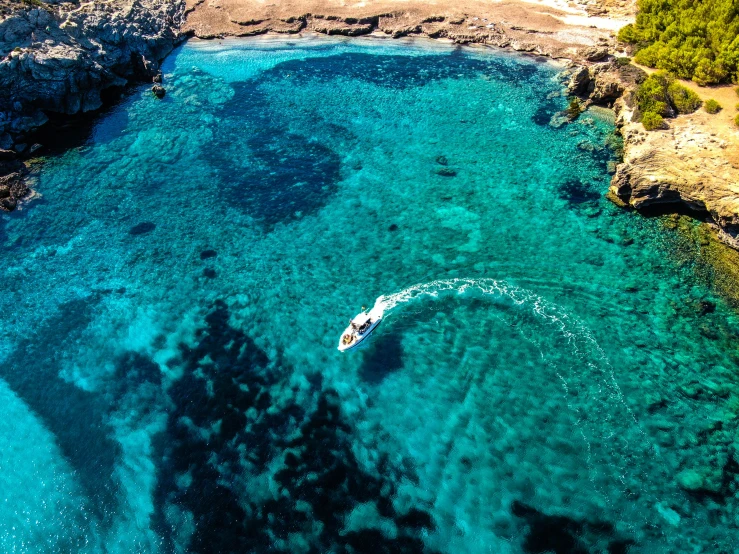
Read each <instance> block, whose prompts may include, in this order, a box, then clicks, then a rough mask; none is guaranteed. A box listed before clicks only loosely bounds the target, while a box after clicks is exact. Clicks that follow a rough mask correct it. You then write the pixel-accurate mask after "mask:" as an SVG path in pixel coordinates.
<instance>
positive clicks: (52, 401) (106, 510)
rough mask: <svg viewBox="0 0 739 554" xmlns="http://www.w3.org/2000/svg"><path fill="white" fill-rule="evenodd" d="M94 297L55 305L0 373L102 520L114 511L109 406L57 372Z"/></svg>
mask: <svg viewBox="0 0 739 554" xmlns="http://www.w3.org/2000/svg"><path fill="white" fill-rule="evenodd" d="M98 301H99V297H98V298H96V297H91V298H87V299H80V300H73V301H70V302H66V303H64V304H61V305H60V306H59V310H58V312H57V314H55V315H54V316H53V317H51V318H50V319H48V320H47V321H46V322H45V323H44V324H43V325H42V326H41V327H40V328H39V329H38V332H37V333H36V334H35V335H34V336H33V337H29V338H24V339H21V341H20V342H19V344H18V346H17V347H16V349H15V351H14V352H13V353H12V354H11V355H10V356H9V357H8V359H7V360H6V361H5V363H4V364H3V365H2V367H0V377H2V378H3V379H4V380H5V381H6V382H7V383H8V385H9V386H10V388H11V389H13V391H14V392H15V393H16V394H17V395H18V396H19V397H21V398H22V399H23V401H24V402H25V403H26V404H27V405H28V406H29V407H30V409H31V410H33V412H34V413H36V414H37V415H38V416H39V417H40V418H41V420H42V421H43V423H44V425H45V426H46V427H47V428H48V429H49V431H50V432H51V433H53V434H54V436H55V437H56V440H57V444H58V445H59V448H60V449H61V451H62V453H63V455H64V456H65V458H66V459H67V461H68V462H69V464H70V465H71V466H72V468H73V469H74V470H75V472H76V475H77V477H78V478H79V481H80V484H81V486H82V488H83V490H84V492H85V493H86V496H87V497H88V499H89V507H90V509H91V510H92V512H93V513H94V514H95V515H96V516H97V517H98V518H100V520H101V521H106V520H107V518H109V517H110V515H111V514H113V513H114V512H115V510H114V508H115V505H116V498H115V496H116V495H115V490H116V488H117V484H116V483H115V481H114V477H113V472H114V468H115V463H116V461H117V460H118V459H119V454H120V453H119V447H118V444H117V443H116V442H114V441H113V440H112V439H111V438H110V430H109V428H108V427H107V413H108V412H109V407H110V406H109V403H108V402H107V401H106V399H105V398H104V397H103V396H102V395H100V394H97V393H91V392H87V391H84V390H82V389H80V388H79V387H76V386H75V385H73V384H71V383H68V382H66V381H64V380H63V379H61V378H60V377H59V371H60V369H61V364H62V361H63V353H64V352H65V350H66V349H65V347H66V346H67V345H68V344H70V343H73V342H74V341H75V340H77V339H78V338H79V336H80V334H81V332H82V331H83V330H84V329H85V328H86V327H87V326H88V325H89V323H90V322H91V321H92V318H93V311H94V308H95V306H96V305H97V304H98ZM30 368H32V370H30Z"/></svg>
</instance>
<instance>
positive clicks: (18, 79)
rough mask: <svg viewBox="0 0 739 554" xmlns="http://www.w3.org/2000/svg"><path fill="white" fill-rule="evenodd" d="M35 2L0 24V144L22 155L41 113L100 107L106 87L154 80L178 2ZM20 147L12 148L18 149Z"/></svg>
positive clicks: (174, 26)
mask: <svg viewBox="0 0 739 554" xmlns="http://www.w3.org/2000/svg"><path fill="white" fill-rule="evenodd" d="M69 6H70V4H62V5H61V7H57V6H53V5H43V6H42V7H36V8H33V9H23V10H19V11H16V12H15V13H14V14H12V15H11V16H9V17H7V18H6V19H5V20H4V21H2V22H0V56H2V57H3V59H2V61H0V147H2V148H11V147H13V146H15V147H16V148H17V149H19V150H23V148H22V145H23V142H24V135H26V134H27V133H28V132H29V131H32V130H33V129H35V128H36V127H38V126H39V125H42V124H43V123H44V122H45V121H46V120H47V116H46V114H47V113H48V112H57V113H62V114H76V113H79V112H88V111H91V110H96V109H98V108H99V107H100V106H101V105H102V99H101V93H102V92H103V91H104V90H105V89H107V88H109V87H113V86H124V85H125V84H126V83H128V82H130V81H133V80H141V79H148V80H150V79H151V78H152V77H153V76H154V75H156V73H157V71H158V69H159V62H160V61H161V60H162V59H163V58H164V57H165V56H166V55H167V54H168V53H169V52H171V51H172V49H173V47H174V46H175V44H176V43H177V41H178V39H179V37H180V35H179V31H178V29H179V26H180V24H181V21H182V19H183V16H184V2H179V1H177V0H174V1H171V0H133V1H131V2H118V1H117V0H113V1H112V2H100V3H94V2H90V3H87V4H81V5H79V6H74V8H73V9H70V7H69ZM19 146H20V148H19Z"/></svg>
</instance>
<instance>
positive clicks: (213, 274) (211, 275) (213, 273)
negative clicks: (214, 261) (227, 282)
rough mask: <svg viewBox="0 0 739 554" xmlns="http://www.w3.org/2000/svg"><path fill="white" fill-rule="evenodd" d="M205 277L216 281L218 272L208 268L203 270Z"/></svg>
mask: <svg viewBox="0 0 739 554" xmlns="http://www.w3.org/2000/svg"><path fill="white" fill-rule="evenodd" d="M203 277H207V278H208V279H215V277H216V270H215V269H213V268H212V267H206V268H205V269H204V270H203Z"/></svg>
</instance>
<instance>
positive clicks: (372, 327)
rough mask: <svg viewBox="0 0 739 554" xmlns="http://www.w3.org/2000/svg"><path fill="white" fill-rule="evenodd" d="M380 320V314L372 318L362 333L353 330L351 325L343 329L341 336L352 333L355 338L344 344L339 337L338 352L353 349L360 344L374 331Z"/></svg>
mask: <svg viewBox="0 0 739 554" xmlns="http://www.w3.org/2000/svg"><path fill="white" fill-rule="evenodd" d="M381 322H382V316H380V317H378V318H377V319H373V320H372V322H371V323H370V326H369V327H368V328H367V330H366V331H365V332H364V333H357V332H355V331H353V329H352V327H351V325H350V326H349V327H347V328H346V329H344V332H343V333H342V334H341V337H342V339H343V337H344V336H345V335H347V334H349V335H353V336H354V337H355V338H354V340H353V341H352V342H351V343H349V344H344V343H343V342H342V339H339V346H338V349H339V352H347V351H349V350H354V349H355V348H357V347H358V346H359V345H360V344H362V343H363V342H364V341H365V339H366V338H367V337H369V336H370V335H371V334H372V331H374V330H375V329H376V328H377V326H378V325H379V324H380V323H381Z"/></svg>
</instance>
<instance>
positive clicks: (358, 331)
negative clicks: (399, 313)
mask: <svg viewBox="0 0 739 554" xmlns="http://www.w3.org/2000/svg"><path fill="white" fill-rule="evenodd" d="M382 313H383V307H382V305H381V304H379V303H378V304H376V305H375V307H374V308H372V309H371V310H370V311H369V312H362V313H360V314H358V315H356V316H355V317H354V319H352V320H351V322H350V323H349V327H347V328H346V329H345V330H344V332H343V333H342V334H341V339H339V351H341V352H345V351H347V350H351V349H352V348H356V347H357V346H359V344H360V343H361V342H362V341H363V340H364V339H366V338H367V337H368V336H369V335H370V333H372V331H374V330H375V327H377V326H378V325H379V324H380V322H381V321H382Z"/></svg>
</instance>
